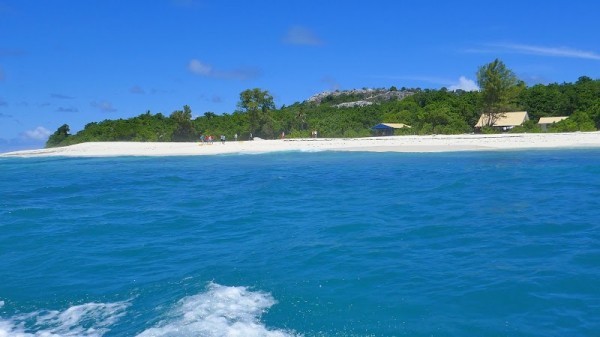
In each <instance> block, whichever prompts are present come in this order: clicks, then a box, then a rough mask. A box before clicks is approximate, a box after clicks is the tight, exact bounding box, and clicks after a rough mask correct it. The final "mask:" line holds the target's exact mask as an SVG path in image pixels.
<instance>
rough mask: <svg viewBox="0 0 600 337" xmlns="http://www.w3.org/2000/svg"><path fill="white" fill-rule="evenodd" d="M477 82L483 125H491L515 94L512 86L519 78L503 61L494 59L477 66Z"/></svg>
mask: <svg viewBox="0 0 600 337" xmlns="http://www.w3.org/2000/svg"><path fill="white" fill-rule="evenodd" d="M477 84H479V88H481V94H482V105H483V106H482V107H483V114H484V115H485V116H486V120H485V121H484V122H485V123H484V125H487V126H492V125H494V123H495V122H496V121H497V120H498V118H500V117H501V116H502V113H503V112H505V111H506V108H507V106H508V105H509V103H510V101H511V99H512V96H513V95H514V94H516V91H515V90H514V88H515V87H516V86H517V85H518V84H519V80H518V79H517V76H516V75H515V73H513V72H512V70H510V69H508V68H507V67H506V65H504V62H502V61H500V60H499V59H495V60H494V61H493V62H491V63H488V64H486V65H483V66H481V67H479V70H478V71H477Z"/></svg>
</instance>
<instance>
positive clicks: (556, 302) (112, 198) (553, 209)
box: [0, 150, 600, 337]
mask: <svg viewBox="0 0 600 337" xmlns="http://www.w3.org/2000/svg"><path fill="white" fill-rule="evenodd" d="M0 336H2V337H4V336H20V337H21V336H22V337H29V336H36V337H38V336H39V337H57V336H144V337H147V336H205V337H212V336H277V337H279V336H320V337H321V336H322V337H326V336H600V150H549V151H507V152H504V151H497V152H457V153H441V154H440V153H436V154H431V153H430V154H406V153H363V152H355V153H350V152H344V153H341V152H315V153H303V152H288V153H275V154H255V155H223V156H203V157H154V158H153V157H117V158H1V159H0Z"/></svg>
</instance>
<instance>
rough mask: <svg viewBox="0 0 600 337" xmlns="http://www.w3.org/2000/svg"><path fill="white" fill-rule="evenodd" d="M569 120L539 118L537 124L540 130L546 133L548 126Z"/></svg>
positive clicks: (563, 118) (564, 117)
mask: <svg viewBox="0 0 600 337" xmlns="http://www.w3.org/2000/svg"><path fill="white" fill-rule="evenodd" d="M567 118H569V117H568V116H560V117H540V121H539V122H538V124H539V125H540V127H541V128H542V131H544V132H546V131H548V125H552V124H554V123H558V122H560V121H562V120H565V119H567Z"/></svg>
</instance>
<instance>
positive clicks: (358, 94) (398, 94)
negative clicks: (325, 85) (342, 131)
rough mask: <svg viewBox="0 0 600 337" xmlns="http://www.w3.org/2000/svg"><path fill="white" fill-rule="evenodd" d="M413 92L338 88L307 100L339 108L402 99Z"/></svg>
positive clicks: (392, 89)
mask: <svg viewBox="0 0 600 337" xmlns="http://www.w3.org/2000/svg"><path fill="white" fill-rule="evenodd" d="M412 94H414V92H412V91H409V90H395V88H391V89H370V88H369V89H353V90H336V91H324V92H321V93H318V94H316V95H313V96H311V97H310V98H309V99H307V100H306V101H307V102H309V103H315V104H331V105H332V106H335V107H338V108H351V107H355V106H367V105H371V104H374V103H379V102H385V101H391V100H401V99H403V98H405V97H408V96H410V95H412Z"/></svg>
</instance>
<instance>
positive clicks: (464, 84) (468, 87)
mask: <svg viewBox="0 0 600 337" xmlns="http://www.w3.org/2000/svg"><path fill="white" fill-rule="evenodd" d="M448 90H450V91H456V90H464V91H477V90H479V87H478V86H477V84H476V83H475V81H473V80H470V79H468V78H466V77H464V76H461V77H460V78H459V79H458V83H455V84H453V85H451V86H449V87H448Z"/></svg>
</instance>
